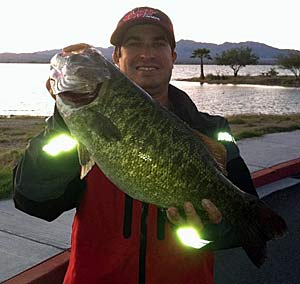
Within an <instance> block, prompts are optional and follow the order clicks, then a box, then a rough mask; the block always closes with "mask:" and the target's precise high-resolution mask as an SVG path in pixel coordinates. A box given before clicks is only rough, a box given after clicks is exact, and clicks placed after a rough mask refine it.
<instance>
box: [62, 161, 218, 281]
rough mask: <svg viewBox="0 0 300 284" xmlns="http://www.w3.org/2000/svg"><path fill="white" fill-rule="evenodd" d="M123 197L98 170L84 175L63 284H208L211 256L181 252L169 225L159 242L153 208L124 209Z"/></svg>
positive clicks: (136, 205) (135, 204)
mask: <svg viewBox="0 0 300 284" xmlns="http://www.w3.org/2000/svg"><path fill="white" fill-rule="evenodd" d="M125 196H126V195H125V194H124V193H123V192H122V191H120V190H119V189H118V188H117V187H116V186H114V185H113V184H112V183H111V182H110V181H109V180H108V179H107V178H106V177H105V176H104V174H103V173H102V172H101V171H100V170H99V168H98V167H96V166H95V167H94V168H93V169H92V171H91V172H90V173H89V174H88V176H87V188H86V191H85V194H84V197H83V199H82V201H81V203H80V207H79V208H78V210H77V213H76V216H75V219H74V223H73V228H72V246H71V257H70V263H69V267H68V270H67V273H66V276H65V281H64V283H65V284H120V283H122V284H135V283H136V284H138V283H147V284H156V283H157V284H161V283H172V284H176V283H178V284H182V283H189V284H192V283H197V284H212V283H213V254H212V253H210V252H205V253H204V252H203V253H201V252H199V251H198V250H196V249H190V248H186V247H184V246H183V245H182V244H180V243H179V242H178V241H177V240H176V239H175V234H174V232H173V231H172V229H171V226H170V225H169V223H168V222H165V223H164V230H165V232H164V237H163V239H162V240H159V239H158V230H157V225H158V222H157V221H158V210H157V207H156V206H154V205H146V204H144V205H143V204H142V203H141V202H140V201H137V200H132V202H133V203H132V208H130V207H131V206H130V205H129V208H128V207H127V208H125V207H126V206H128V205H126V206H125V200H126V198H125ZM127 199H128V197H127ZM128 200H129V201H127V202H128V204H130V202H131V201H130V199H128ZM142 211H143V212H142ZM131 213H132V215H131ZM126 214H127V218H126ZM128 217H129V218H128ZM129 219H130V220H129ZM125 220H127V221H125ZM124 223H126V224H127V227H128V226H129V227H131V228H124V226H126V224H124ZM126 231H127V233H126ZM128 231H129V233H128ZM144 234H145V235H146V238H145V237H144ZM126 235H127V236H126Z"/></svg>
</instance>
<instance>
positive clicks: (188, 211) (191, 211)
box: [167, 199, 222, 231]
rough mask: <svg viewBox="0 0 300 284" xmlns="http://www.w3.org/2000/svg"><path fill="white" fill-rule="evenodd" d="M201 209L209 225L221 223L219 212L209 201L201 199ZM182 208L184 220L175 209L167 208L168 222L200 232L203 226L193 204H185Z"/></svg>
mask: <svg viewBox="0 0 300 284" xmlns="http://www.w3.org/2000/svg"><path fill="white" fill-rule="evenodd" d="M202 207H203V208H204V210H205V211H206V212H207V215H208V218H209V221H210V223H212V224H219V223H220V222H221V221H222V214H221V212H220V210H219V209H218V208H217V207H216V206H215V205H214V204H213V203H212V202H211V201H210V200H208V199H203V200H202ZM183 208H184V213H185V215H186V219H184V218H183V217H182V216H180V214H179V212H178V209H177V208H175V207H170V208H168V210H167V217H168V219H169V221H170V222H171V223H172V224H174V225H176V226H182V225H187V224H188V225H191V226H193V227H194V228H197V230H199V231H201V230H202V229H203V226H204V225H203V222H202V220H201V218H200V216H199V215H198V214H197V212H196V210H195V208H194V206H193V204H192V203H191V202H185V203H184V206H183Z"/></svg>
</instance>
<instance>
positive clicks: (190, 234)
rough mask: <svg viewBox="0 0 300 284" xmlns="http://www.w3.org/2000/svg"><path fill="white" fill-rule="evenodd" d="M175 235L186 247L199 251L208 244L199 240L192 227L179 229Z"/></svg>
mask: <svg viewBox="0 0 300 284" xmlns="http://www.w3.org/2000/svg"><path fill="white" fill-rule="evenodd" d="M176 234H177V236H178V238H179V240H180V241H181V242H182V243H183V244H184V245H185V246H188V247H192V248H196V249H200V248H202V247H204V246H205V245H207V244H209V243H210V241H208V240H203V239H201V238H200V235H199V233H198V231H197V230H196V229H194V228H192V227H180V228H178V229H177V231H176Z"/></svg>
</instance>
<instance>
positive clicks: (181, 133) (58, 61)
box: [50, 44, 287, 267]
mask: <svg viewBox="0 0 300 284" xmlns="http://www.w3.org/2000/svg"><path fill="white" fill-rule="evenodd" d="M50 66H51V74H50V85H51V92H52V94H53V95H54V96H55V97H56V105H57V108H58V110H59V112H60V114H61V115H62V117H63V119H64V121H65V123H66V124H67V126H68V128H69V130H70V132H71V134H72V135H73V136H74V137H75V138H76V139H77V140H78V141H79V147H78V153H79V158H80V162H81V165H82V168H83V169H84V174H86V173H87V171H88V170H89V168H91V166H92V165H93V163H94V162H95V163H96V164H97V165H98V166H99V167H100V168H101V170H102V171H103V172H104V174H105V175H106V176H107V177H108V178H109V179H110V180H111V181H112V182H113V183H114V184H115V185H116V186H117V187H118V188H120V189H121V190H122V191H124V192H125V193H127V194H128V195H130V196H131V197H133V198H135V199H138V200H141V201H143V202H147V203H152V204H155V205H157V206H159V207H162V208H168V207H178V208H182V206H183V204H184V202H186V201H191V202H192V203H193V205H194V207H195V208H196V210H197V213H198V214H199V215H200V216H201V217H202V218H205V217H206V213H205V211H204V210H203V208H202V206H201V200H202V199H203V198H206V199H209V200H211V201H212V202H213V203H214V204H215V205H216V206H217V207H218V208H219V209H220V211H221V212H222V215H223V218H224V219H225V220H226V221H227V222H228V223H230V225H231V226H232V227H233V228H234V229H235V231H236V234H237V237H238V239H239V241H240V244H241V245H242V247H243V248H244V249H245V251H246V253H247V254H248V256H249V257H250V259H251V260H252V262H253V263H254V264H255V265H256V266H258V267H259V266H260V265H261V264H262V263H263V262H264V260H265V258H266V242H267V241H268V240H271V239H274V238H277V237H280V236H283V235H284V233H285V232H286V231H287V226H286V224H285V221H284V220H283V219H282V218H281V217H280V216H278V215H277V214H276V213H275V212H273V211H272V210H271V209H270V208H269V207H268V206H267V205H266V204H265V203H263V202H262V201H261V200H259V199H258V198H255V197H253V196H251V195H249V194H246V193H244V192H243V191H241V190H240V189H239V188H237V187H236V186H235V185H234V184H232V183H231V182H230V181H229V180H228V179H227V178H226V176H225V174H224V173H225V171H224V169H222V166H220V164H222V162H220V159H218V158H215V156H218V155H219V156H221V155H220V151H221V150H220V149H218V147H217V146H216V145H214V144H218V143H215V142H211V141H210V140H209V139H207V138H206V137H205V136H204V135H201V134H199V133H197V132H196V131H195V130H194V129H192V128H190V127H189V126H188V125H187V124H186V123H185V122H183V121H182V120H181V119H179V118H178V117H177V116H176V115H174V114H172V113H171V112H169V111H168V110H167V109H166V108H164V107H162V106H160V105H159V103H157V102H156V101H155V100H153V99H152V97H151V96H150V95H149V94H147V93H146V92H145V91H144V90H142V89H141V88H140V87H138V86H137V85H136V84H135V83H133V82H132V81H131V80H129V79H128V78H127V77H126V76H125V75H124V74H123V73H122V72H120V71H119V69H118V68H117V67H115V66H114V65H113V64H111V63H110V62H109V61H108V60H106V59H105V58H104V57H103V56H102V55H101V53H100V52H98V51H97V49H96V48H94V47H92V46H89V45H87V44H77V45H72V46H69V47H66V48H64V49H63V50H62V52H61V53H58V54H56V55H55V56H54V57H53V58H52V59H51V64H50ZM216 153H218V154H217V155H215V154H216Z"/></svg>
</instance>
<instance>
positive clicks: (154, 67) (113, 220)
mask: <svg viewBox="0 0 300 284" xmlns="http://www.w3.org/2000/svg"><path fill="white" fill-rule="evenodd" d="M111 43H112V44H113V45H114V46H115V50H114V53H113V60H114V62H115V64H117V65H118V66H119V68H120V70H121V71H123V72H124V73H125V74H126V75H127V76H128V77H129V78H130V79H131V80H133V81H134V82H135V83H137V84H138V85H139V86H141V87H142V88H144V89H145V90H146V91H147V92H148V93H149V94H150V95H151V96H152V97H153V98H154V99H155V100H157V101H158V102H159V103H160V104H161V105H163V106H165V107H167V108H168V109H169V110H170V111H172V112H173V113H175V114H176V115H177V116H178V117H180V118H181V119H182V120H184V121H186V122H187V123H188V124H189V125H190V126H191V127H193V128H195V129H197V130H199V131H201V132H202V133H204V134H206V135H207V136H209V137H211V138H213V139H215V140H218V133H219V132H220V131H222V132H224V131H226V132H230V130H229V127H228V123H227V122H226V120H225V119H224V118H222V117H218V116H210V115H208V114H205V113H200V112H198V111H197V108H196V106H195V105H194V103H193V102H192V101H191V99H190V98H189V97H188V96H187V95H186V94H185V93H184V92H183V91H181V90H179V89H177V88H175V87H174V86H172V85H170V84H169V81H170V78H171V74H172V68H173V64H174V62H175V60H176V52H175V38H174V33H173V26H172V23H171V21H170V19H169V18H168V16H167V15H165V14H164V13H163V12H161V11H160V10H157V9H153V8H149V7H140V8H136V9H133V10H132V11H130V12H128V13H127V14H126V15H125V16H124V17H123V18H122V19H121V20H120V21H119V23H118V25H117V28H116V30H115V31H114V33H113V34H112V36H111ZM67 131H68V130H67V127H66V125H65V124H64V122H63V120H62V118H61V117H60V115H59V113H58V112H57V110H56V109H55V112H54V115H53V116H52V117H51V118H49V119H48V121H47V128H46V130H45V131H44V132H43V133H41V134H40V135H38V136H37V137H35V138H34V139H32V141H31V142H30V145H29V147H28V148H27V149H26V152H25V154H24V156H23V158H22V160H21V161H20V163H19V164H18V166H17V168H16V171H15V178H14V188H15V193H14V201H15V205H16V207H17V208H18V209H20V210H22V211H24V212H26V213H28V214H31V215H34V216H37V217H39V218H43V219H46V220H48V221H51V220H53V219H55V218H56V217H57V216H59V215H60V214H61V213H62V212H64V211H66V210H69V209H71V208H74V207H76V208H77V211H76V215H75V218H74V223H73V227H72V245H71V256H70V263H69V267H68V270H67V273H66V276H65V280H64V283H65V284H71V283H72V284H78V283H82V284H83V283H89V284H96V283H97V284H100V283H130V284H134V283H153V284H154V283H173V284H176V283H199V284H204V283H207V284H208V283H213V254H212V252H210V251H209V250H201V251H199V250H196V249H191V248H187V247H184V246H183V245H182V244H180V243H179V242H178V240H177V239H176V237H175V234H174V232H173V225H175V226H179V225H181V224H184V223H189V224H191V225H193V226H194V227H196V228H197V229H198V230H199V231H201V232H202V233H203V234H204V235H210V236H212V238H213V239H214V242H213V243H212V246H211V247H210V248H211V249H218V248H224V247H230V246H232V245H236V240H235V236H234V233H233V232H232V230H230V228H229V227H228V226H227V225H226V220H222V215H221V212H220V211H219V210H218V209H217V208H216V207H215V205H214V204H212V203H211V202H210V201H209V200H203V207H204V209H205V210H206V211H207V213H208V216H209V220H210V223H207V224H203V223H202V221H201V219H200V218H199V216H198V215H197V213H196V212H195V210H194V208H193V205H192V203H190V202H186V203H185V204H184V214H183V215H182V214H179V211H178V210H177V209H176V208H169V209H168V210H167V218H166V214H165V213H166V212H165V210H162V209H160V208H157V207H156V206H154V205H152V204H146V203H142V202H140V201H138V200H133V199H132V198H130V197H129V196H127V195H126V194H124V193H123V192H122V191H120V190H119V189H118V188H116V186H114V185H113V184H112V183H111V182H110V181H109V180H108V179H107V178H106V177H105V176H104V174H103V173H102V171H101V169H99V168H98V167H97V166H94V167H93V168H92V170H91V171H90V172H89V173H88V175H87V176H86V177H85V178H84V180H80V178H79V168H80V166H79V162H78V156H77V152H76V151H75V150H74V151H72V152H70V153H65V154H64V155H63V156H61V157H57V158H55V159H53V158H50V157H48V156H47V155H45V153H43V151H42V147H43V146H44V145H45V144H46V143H47V141H48V140H49V138H50V137H52V136H54V135H55V134H57V133H61V132H67ZM220 143H223V144H224V145H225V147H226V149H227V156H228V161H227V171H228V177H229V179H231V180H232V181H233V182H234V183H235V184H236V185H237V186H239V187H240V188H241V189H243V190H245V191H247V192H249V193H253V194H256V192H255V189H254V187H253V185H252V182H251V178H250V174H249V170H248V169H247V167H246V165H245V163H244V161H243V160H242V158H241V157H240V155H239V151H238V148H237V146H236V145H235V144H234V142H233V140H231V141H220ZM157 190H159V189H157ZM223 240H226V241H223Z"/></svg>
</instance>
